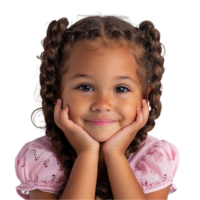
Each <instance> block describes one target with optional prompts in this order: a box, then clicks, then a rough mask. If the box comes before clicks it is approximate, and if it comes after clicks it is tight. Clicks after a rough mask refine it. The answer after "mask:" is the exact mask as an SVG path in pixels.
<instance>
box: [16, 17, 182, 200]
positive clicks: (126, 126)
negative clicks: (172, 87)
mask: <svg viewBox="0 0 200 200" xmlns="http://www.w3.org/2000/svg"><path fill="white" fill-rule="evenodd" d="M67 26H68V20H67V19H66V18H61V19H60V20H58V21H55V20H54V21H52V22H51V23H50V24H49V27H48V30H47V36H46V37H45V38H44V40H43V47H44V52H42V53H41V55H40V57H39V58H40V59H41V61H42V63H41V67H40V72H41V73H40V84H41V90H40V95H41V97H42V108H41V109H42V111H43V114H44V118H45V122H46V127H45V129H46V132H45V133H46V135H45V136H43V137H40V138H37V139H35V140H33V141H30V142H27V143H26V144H24V146H23V147H22V148H21V150H20V151H19V153H18V154H17V156H16V159H15V169H16V175H17V177H18V179H19V180H20V181H21V184H20V185H19V186H17V187H16V190H17V193H18V194H19V195H20V196H21V197H23V198H24V199H167V198H168V194H171V193H173V192H174V191H176V190H177V188H176V186H175V185H174V184H173V178H174V176H175V174H176V172H177V169H178V165H179V151H178V149H177V147H176V146H175V145H173V144H172V143H170V142H168V141H167V140H159V139H157V138H155V137H153V136H150V135H147V133H148V132H149V131H151V130H152V129H153V128H154V126H155V119H157V118H158V117H159V116H160V113H161V109H162V104H161V101H160V97H161V94H162V91H161V90H160V88H161V86H162V84H161V79H162V75H163V73H164V67H163V64H164V58H163V56H161V51H162V48H161V45H162V44H161V43H160V32H159V31H158V30H157V29H155V28H154V25H153V23H152V22H150V21H143V22H142V23H141V24H140V25H139V28H137V27H134V26H133V25H131V24H130V23H128V22H126V21H124V20H123V19H121V18H120V17H116V16H89V17H86V18H83V19H81V20H79V21H78V22H76V23H75V24H73V25H72V26H71V27H70V28H67ZM57 100H58V101H57ZM148 103H149V105H148ZM149 106H150V107H151V110H150V111H149ZM137 108H139V109H137ZM36 110H38V109H36ZM36 110H35V111H36ZM35 111H34V112H35ZM32 114H33V113H32ZM34 125H35V124H34Z"/></svg>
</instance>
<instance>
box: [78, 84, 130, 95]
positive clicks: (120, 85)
mask: <svg viewBox="0 0 200 200" xmlns="http://www.w3.org/2000/svg"><path fill="white" fill-rule="evenodd" d="M83 85H84V86H86V85H87V86H90V85H88V84H82V85H79V86H78V87H77V88H76V89H78V88H79V87H80V86H83ZM90 87H91V86H90ZM118 87H123V88H126V89H127V90H128V91H127V92H130V90H129V89H128V88H127V87H124V86H122V85H120V86H118ZM118 87H117V88H118ZM81 91H83V90H81ZM83 92H85V91H83ZM86 92H89V91H86ZM119 93H126V92H119Z"/></svg>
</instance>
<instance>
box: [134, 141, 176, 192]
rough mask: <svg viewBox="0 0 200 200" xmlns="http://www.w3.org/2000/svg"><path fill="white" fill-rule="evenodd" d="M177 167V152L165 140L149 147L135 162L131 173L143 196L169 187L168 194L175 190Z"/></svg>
mask: <svg viewBox="0 0 200 200" xmlns="http://www.w3.org/2000/svg"><path fill="white" fill-rule="evenodd" d="M178 166H179V151H178V149H177V148H176V147H175V146H174V145H173V144H171V143H169V142H167V141H166V140H159V141H158V142H155V143H154V144H153V145H151V146H150V147H149V148H148V149H147V150H146V151H145V152H144V153H142V155H141V157H140V158H139V159H138V161H137V162H136V164H135V166H134V168H133V171H134V174H135V177H136V179H137V180H138V182H139V184H140V186H141V188H142V189H143V191H144V193H145V194H148V193H151V192H155V191H158V190H161V189H163V188H165V187H167V186H169V185H171V186H170V191H169V194H171V193H173V192H175V191H176V190H177V187H176V185H175V184H174V183H173V179H174V176H175V175H176V172H177V169H178Z"/></svg>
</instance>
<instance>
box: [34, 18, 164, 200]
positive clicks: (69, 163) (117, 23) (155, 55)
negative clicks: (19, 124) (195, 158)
mask: <svg viewBox="0 0 200 200" xmlns="http://www.w3.org/2000/svg"><path fill="white" fill-rule="evenodd" d="M120 18H122V17H116V16H103V17H102V16H89V17H86V18H84V19H81V20H79V21H78V22H76V23H75V24H73V25H72V26H71V27H70V28H69V29H66V27H67V26H68V24H69V23H68V20H67V18H61V19H60V20H58V21H55V20H54V21H52V22H51V23H50V24H49V27H48V30H47V36H46V37H45V38H44V40H43V47H44V52H42V53H41V55H40V59H41V61H42V64H41V67H40V85H41V90H40V95H41V97H42V108H40V109H42V110H43V114H44V118H45V122H46V127H44V128H45V129H46V132H45V133H46V136H47V137H50V138H51V145H52V147H53V149H54V151H55V154H56V156H57V158H58V159H59V160H60V161H61V164H62V165H63V169H64V174H65V176H66V178H67V180H68V179H69V176H70V173H71V170H72V168H73V165H74V162H75V159H76V157H77V155H76V152H75V150H74V149H73V147H72V146H71V144H70V143H69V142H68V140H67V138H66V137H65V135H64V134H63V132H62V130H61V129H59V127H57V125H56V124H55V122H54V103H55V101H56V99H57V98H60V89H61V88H62V76H63V75H64V74H65V73H66V72H67V70H68V67H69V63H68V62H69V58H70V56H71V55H72V49H75V48H76V44H77V42H78V41H81V40H84V39H87V42H88V43H90V44H92V42H93V41H94V40H95V41H97V40H98V41H99V42H101V44H102V45H104V46H107V45H111V44H115V43H117V44H118V45H123V44H125V45H127V46H128V47H129V48H130V50H131V52H132V53H133V55H134V58H135V60H136V62H137V64H138V66H139V68H137V73H138V76H139V80H140V83H141V85H142V87H141V88H142V93H143V94H144V95H145V96H146V97H147V98H148V99H149V105H150V107H151V110H150V112H149V118H148V121H147V123H146V125H145V126H144V127H142V128H141V129H140V130H139V131H138V133H137V134H136V136H135V138H134V139H133V141H131V143H130V145H129V147H128V148H127V150H126V152H125V156H126V158H127V159H128V158H129V156H130V154H131V153H133V152H137V151H138V150H139V148H140V146H141V143H142V142H143V141H144V140H145V139H146V138H147V132H149V131H151V130H152V129H153V128H154V126H155V119H157V118H158V117H159V116H160V113H161V109H162V105H161V102H160V96H161V94H162V91H161V90H160V88H161V86H162V85H161V82H160V81H161V79H162V75H163V73H164V68H163V63H164V58H163V57H162V56H161V55H160V54H161V43H160V42H159V41H160V33H159V31H158V30H157V29H155V28H154V25H153V23H152V22H150V21H143V22H142V23H141V24H140V25H139V28H137V27H134V26H133V25H132V24H130V23H128V22H126V21H124V20H122V19H120ZM90 41H91V42H90ZM79 45H80V43H79ZM149 87H150V88H151V89H152V91H151V92H150V93H149V94H148V88H149ZM36 110H38V109H36ZM36 110H35V111H36ZM35 111H34V112H35ZM34 112H33V113H34ZM33 113H32V115H33ZM31 117H32V116H31ZM31 119H32V118H31ZM33 124H34V123H33ZM34 125H35V124H34ZM36 127H37V126H36ZM38 128H40V127H38ZM66 184H67V183H66V182H61V185H60V187H59V188H60V190H59V192H58V197H59V198H60V197H61V195H62V193H63V191H64V189H65V187H66ZM97 197H99V198H100V199H113V194H112V189H111V185H110V182H109V177H108V173H107V168H106V166H105V165H104V168H103V176H102V177H98V178H97V186H96V192H95V199H96V198H97Z"/></svg>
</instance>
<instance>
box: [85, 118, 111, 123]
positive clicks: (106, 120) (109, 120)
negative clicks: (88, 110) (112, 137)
mask: <svg viewBox="0 0 200 200" xmlns="http://www.w3.org/2000/svg"><path fill="white" fill-rule="evenodd" d="M86 121H89V122H97V123H100V122H101V123H111V122H115V121H114V120H111V119H95V120H86Z"/></svg>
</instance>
